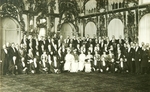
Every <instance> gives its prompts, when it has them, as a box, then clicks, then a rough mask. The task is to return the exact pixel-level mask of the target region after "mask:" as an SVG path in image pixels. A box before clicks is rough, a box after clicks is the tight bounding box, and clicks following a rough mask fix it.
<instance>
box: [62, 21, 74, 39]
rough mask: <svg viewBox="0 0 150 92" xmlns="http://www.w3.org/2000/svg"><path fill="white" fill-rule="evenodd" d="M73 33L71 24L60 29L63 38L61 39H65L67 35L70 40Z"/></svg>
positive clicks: (65, 24) (66, 24)
mask: <svg viewBox="0 0 150 92" xmlns="http://www.w3.org/2000/svg"><path fill="white" fill-rule="evenodd" d="M73 31H75V28H74V26H73V24H71V23H64V24H63V25H62V27H61V29H60V34H61V35H62V36H63V39H65V38H67V36H68V35H69V36H70V38H72V37H73Z"/></svg>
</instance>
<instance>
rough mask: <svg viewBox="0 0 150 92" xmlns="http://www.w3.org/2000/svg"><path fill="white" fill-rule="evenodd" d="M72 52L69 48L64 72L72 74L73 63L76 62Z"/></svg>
mask: <svg viewBox="0 0 150 92" xmlns="http://www.w3.org/2000/svg"><path fill="white" fill-rule="evenodd" d="M70 52H71V50H70V49H69V48H68V50H67V54H66V56H65V64H64V71H67V72H70V69H71V63H72V61H74V56H73V55H72V54H71V53H70Z"/></svg>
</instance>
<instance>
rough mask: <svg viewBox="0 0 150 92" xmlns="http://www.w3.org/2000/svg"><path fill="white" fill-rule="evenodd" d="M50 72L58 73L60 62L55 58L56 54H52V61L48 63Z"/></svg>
mask: <svg viewBox="0 0 150 92" xmlns="http://www.w3.org/2000/svg"><path fill="white" fill-rule="evenodd" d="M50 72H51V73H60V63H59V61H58V59H57V56H55V55H54V56H53V61H52V62H51V65H50Z"/></svg>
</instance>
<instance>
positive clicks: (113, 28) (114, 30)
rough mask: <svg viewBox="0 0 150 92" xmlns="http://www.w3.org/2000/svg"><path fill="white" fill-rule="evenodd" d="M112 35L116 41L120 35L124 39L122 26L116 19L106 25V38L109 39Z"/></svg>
mask: <svg viewBox="0 0 150 92" xmlns="http://www.w3.org/2000/svg"><path fill="white" fill-rule="evenodd" d="M112 35H114V36H115V38H116V39H118V38H119V36H120V35H121V36H122V38H124V25H123V22H122V21H121V20H120V19H118V18H114V19H112V20H111V21H110V23H109V25H108V37H109V38H110V39H111V38H112Z"/></svg>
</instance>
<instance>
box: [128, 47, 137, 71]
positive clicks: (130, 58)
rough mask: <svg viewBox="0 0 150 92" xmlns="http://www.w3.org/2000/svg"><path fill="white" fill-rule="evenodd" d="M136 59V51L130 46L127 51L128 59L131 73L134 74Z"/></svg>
mask: <svg viewBox="0 0 150 92" xmlns="http://www.w3.org/2000/svg"><path fill="white" fill-rule="evenodd" d="M134 57H135V55H134V49H133V48H131V46H130V45H129V44H128V51H127V55H126V58H127V64H128V66H129V72H130V73H133V72H134V67H133V64H134V63H133V61H134Z"/></svg>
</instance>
